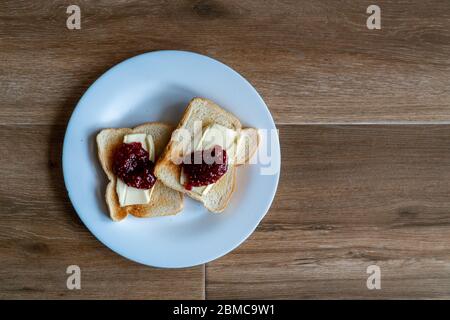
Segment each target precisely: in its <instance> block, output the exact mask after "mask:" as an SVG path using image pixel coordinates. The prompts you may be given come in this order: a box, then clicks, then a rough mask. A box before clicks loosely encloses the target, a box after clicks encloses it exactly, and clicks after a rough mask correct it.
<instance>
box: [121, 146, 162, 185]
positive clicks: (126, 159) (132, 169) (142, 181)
mask: <svg viewBox="0 0 450 320" xmlns="http://www.w3.org/2000/svg"><path fill="white" fill-rule="evenodd" d="M154 165H155V164H154V163H153V162H152V161H151V160H150V159H149V154H148V152H147V151H146V150H145V149H144V148H142V145H141V143H140V142H132V143H122V144H121V145H120V146H119V147H118V148H117V149H116V151H115V153H114V163H113V171H114V173H115V174H116V175H117V176H118V177H119V178H120V179H122V181H123V182H125V183H126V184H127V186H130V187H134V188H138V189H150V188H151V187H153V185H154V184H155V183H156V177H155V176H154V175H153V169H154Z"/></svg>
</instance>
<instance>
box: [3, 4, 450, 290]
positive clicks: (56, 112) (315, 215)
mask: <svg viewBox="0 0 450 320" xmlns="http://www.w3.org/2000/svg"><path fill="white" fill-rule="evenodd" d="M372 3H376V4H377V5H379V6H380V8H381V23H382V28H381V30H368V29H367V27H366V19H367V17H368V14H366V9H367V7H368V6H369V5H370V4H372ZM69 4H72V3H71V2H70V1H63V0H47V1H34V0H3V1H1V2H0V108H1V109H0V110H1V112H0V176H1V177H2V182H1V183H0V214H1V216H0V218H1V219H0V261H1V268H0V298H39V299H42V298H114V299H118V298H145V299H151V298H166V299H178V298H189V299H203V298H213V299H214V298H226V299H228V298H450V2H449V1H448V0H431V1H419V0H415V1H413V0H397V1H394V0H391V1H386V0H379V1H376V2H373V1H355V0H343V1H335V0H320V1H319V0H317V1H309V0H308V1H307V0H301V1H299V0H279V1H275V0H274V1H256V0H252V1H250V0H249V1H238V0H228V1H219V0H215V1H206V0H194V1H188V0H175V1H142V0H140V1H138V0H135V1H123V0H111V1H93V0H92V1H87V0H78V1H74V3H73V4H77V5H79V6H80V8H81V30H68V29H67V28H66V19H67V16H68V15H67V14H66V8H67V6H68V5H69ZM160 49H178V50H190V51H195V52H199V53H202V54H205V55H209V56H211V57H213V58H216V59H218V60H221V61H223V62H224V63H226V64H228V65H229V66H231V67H232V68H234V69H236V70H237V71H238V72H240V73H241V74H242V75H243V76H245V77H246V78H247V79H248V80H249V81H250V82H251V83H252V84H253V85H254V86H255V87H256V88H257V90H258V91H259V92H260V93H261V95H262V96H263V98H264V99H265V101H266V103H267V104H268V106H269V108H270V110H271V112H272V115H273V117H274V119H275V121H276V123H277V127H278V128H279V130H280V141H281V148H282V171H281V179H280V184H279V188H278V192H277V195H276V198H275V201H274V203H273V205H272V207H271V209H270V211H269V212H268V214H267V216H266V217H265V219H264V220H263V221H262V223H261V224H260V226H259V227H258V228H257V230H256V231H255V233H254V234H253V235H252V236H251V237H250V238H249V239H248V240H247V241H246V242H245V243H244V244H242V245H241V246H240V247H239V248H238V249H236V250H235V251H233V252H232V253H230V254H228V255H226V256H225V257H223V258H220V259H218V260H216V261H214V262H212V263H208V264H207V265H203V266H198V267H195V268H189V269H181V270H162V269H154V268H150V267H145V266H141V265H138V264H136V263H134V262H131V261H128V260H126V259H124V258H122V257H120V256H118V255H117V254H115V253H113V252H112V251H110V250H109V249H107V248H106V247H104V246H103V245H102V244H100V242H99V241H97V240H96V239H95V238H94V237H93V236H92V235H91V234H90V233H89V231H87V229H86V228H85V227H84V226H83V225H82V223H81V222H80V220H79V219H78V217H77V215H76V213H75V211H74V210H73V208H72V206H71V204H70V202H69V200H68V198H67V195H66V191H65V188H64V183H63V178H62V173H61V148H62V141H63V136H64V132H65V127H66V125H67V122H68V119H69V117H70V115H71V113H72V111H73V109H74V107H75V105H76V103H77V101H78V100H79V98H80V97H81V96H82V94H83V92H84V91H85V90H86V89H87V88H88V86H89V85H90V84H91V83H92V82H93V81H94V80H95V79H96V78H97V77H99V76H100V75H101V74H102V73H103V72H105V71H106V70H108V69H109V68H110V67H111V66H113V65H114V64H116V63H119V62H120V61H122V60H124V59H126V58H129V57H132V56H135V55H137V54H140V53H143V52H148V51H154V50H160ZM71 264H76V265H79V266H80V267H81V268H82V289H81V290H67V288H66V278H67V275H66V268H67V266H68V265H71ZM372 264H375V265H378V266H379V267H380V268H381V290H368V289H367V287H366V280H367V277H368V274H367V273H366V268H367V266H369V265H372Z"/></svg>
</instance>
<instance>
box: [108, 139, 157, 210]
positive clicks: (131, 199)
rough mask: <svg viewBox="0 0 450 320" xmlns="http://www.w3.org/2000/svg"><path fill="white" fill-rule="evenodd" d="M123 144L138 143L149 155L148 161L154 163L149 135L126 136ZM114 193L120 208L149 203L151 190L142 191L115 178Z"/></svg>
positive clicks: (152, 145) (153, 150) (151, 141)
mask: <svg viewBox="0 0 450 320" xmlns="http://www.w3.org/2000/svg"><path fill="white" fill-rule="evenodd" d="M123 142H124V143H131V142H140V143H141V145H142V148H143V149H144V150H146V151H147V152H148V154H149V159H150V160H151V161H153V162H154V161H155V145H154V142H153V138H152V136H151V135H147V134H145V133H133V134H128V135H126V136H125V137H124V138H123ZM116 192H117V196H118V198H119V204H120V206H121V207H125V206H131V205H135V204H147V203H149V202H150V199H151V196H152V192H153V188H151V189H148V190H144V189H138V188H134V187H130V186H127V184H126V183H125V182H123V181H122V180H121V179H119V178H117V182H116Z"/></svg>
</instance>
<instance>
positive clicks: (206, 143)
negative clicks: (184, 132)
mask: <svg viewBox="0 0 450 320" xmlns="http://www.w3.org/2000/svg"><path fill="white" fill-rule="evenodd" d="M238 138H239V134H238V133H237V132H236V131H235V130H232V129H230V128H227V127H224V126H222V125H220V124H213V125H211V126H209V127H206V129H205V130H204V132H203V135H202V137H201V139H200V141H199V143H198V145H197V147H196V148H195V151H199V150H207V149H211V148H213V147H214V146H216V145H218V146H220V147H221V148H222V149H224V150H226V152H227V159H228V160H227V161H228V165H229V166H230V165H232V164H234V163H235V160H236V150H237V141H238ZM186 179H187V178H186V175H185V174H184V171H183V169H181V173H180V183H181V185H183V186H184V185H185V183H186V182H187V181H186ZM213 185H214V184H209V185H207V186H202V187H193V188H192V190H191V191H192V192H195V193H197V194H199V195H205V194H207V193H208V192H209V191H210V190H211V188H212V187H213Z"/></svg>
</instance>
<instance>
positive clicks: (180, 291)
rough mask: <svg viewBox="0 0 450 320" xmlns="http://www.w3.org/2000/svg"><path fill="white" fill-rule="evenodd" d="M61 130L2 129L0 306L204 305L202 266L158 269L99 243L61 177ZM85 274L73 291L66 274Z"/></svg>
mask: <svg viewBox="0 0 450 320" xmlns="http://www.w3.org/2000/svg"><path fill="white" fill-rule="evenodd" d="M64 131H65V128H64V127H60V126H55V127H52V126H46V125H33V126H30V125H26V126H18V125H14V126H8V125H2V126H0V154H1V157H0V176H1V177H2V183H1V184H0V214H1V223H0V260H1V268H0V299H6V298H8V299H11V298H13V299H17V298H20V299H24V298H27V299H29V298H34V299H48V298H58V299H60V298H64V299H67V298H70V299H72V298H83V299H91V298H97V299H99V298H109V299H203V298H204V267H203V266H199V267H195V268H190V269H174V270H165V269H155V268H150V267H147V266H143V265H139V264H137V263H135V262H131V261H129V260H126V259H125V258H122V257H121V256H119V255H117V254H116V253H114V252H112V251H111V250H109V249H108V248H106V247H105V246H104V245H103V244H101V243H100V242H99V241H98V240H96V239H95V238H94V236H93V235H91V234H90V232H89V231H88V230H87V229H86V227H85V226H84V225H83V224H82V222H81V221H80V220H79V219H78V216H77V214H76V213H75V211H74V210H73V209H72V206H71V204H70V202H69V199H68V197H67V194H66V189H65V187H64V182H63V177H62V173H61V165H60V159H61V146H62V138H63V135H64ZM69 265H78V266H80V268H81V290H68V289H67V287H66V280H67V277H68V275H67V274H66V268H67V267H68V266H69Z"/></svg>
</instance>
